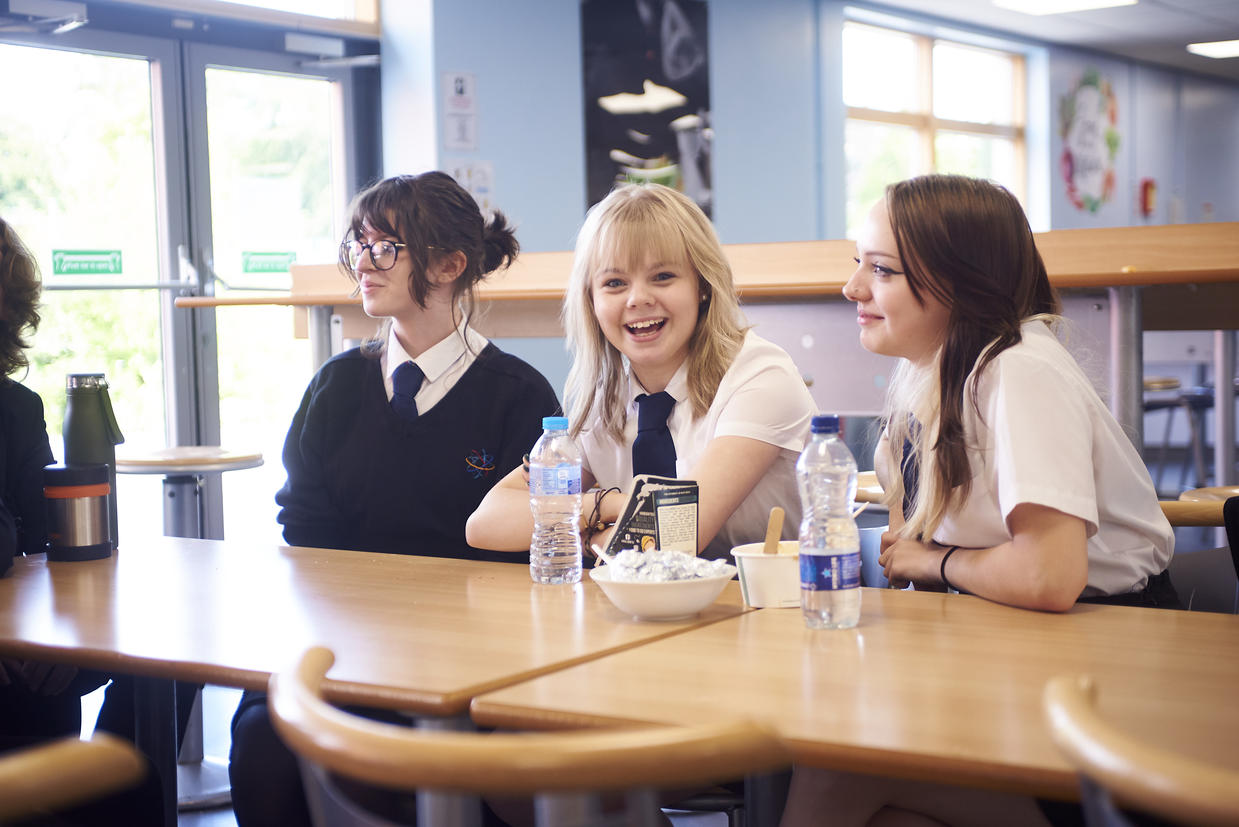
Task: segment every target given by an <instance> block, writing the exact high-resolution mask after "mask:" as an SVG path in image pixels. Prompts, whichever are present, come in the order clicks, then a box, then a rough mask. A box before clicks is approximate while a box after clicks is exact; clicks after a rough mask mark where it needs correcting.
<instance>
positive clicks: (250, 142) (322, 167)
mask: <svg viewBox="0 0 1239 827" xmlns="http://www.w3.org/2000/svg"><path fill="white" fill-rule="evenodd" d="M186 65H187V72H186V74H187V77H188V78H189V90H188V93H189V103H190V106H189V110H190V111H191V113H196V114H195V117H194V118H192V119H191V129H192V130H193V134H194V136H195V137H196V138H197V140H199V141H201V142H202V144H203V145H204V146H205V147H206V151H205V153H196V154H195V159H196V161H197V163H196V164H195V167H194V178H193V191H194V193H195V205H196V207H197V208H196V209H195V211H194V213H195V216H196V219H195V224H194V229H195V232H194V235H195V237H196V238H197V239H199V249H198V250H197V251H195V252H196V254H197V255H198V256H199V257H200V261H201V265H200V267H201V272H203V273H204V274H209V278H210V281H211V284H210V286H208V287H207V290H208V291H213V292H214V294H215V295H217V296H230V295H233V296H235V295H248V296H253V295H261V294H264V293H267V294H271V293H282V292H287V291H288V290H289V288H290V276H289V266H290V265H291V264H292V263H294V262H300V263H306V264H322V263H330V262H332V261H333V260H334V258H335V254H336V248H337V245H338V244H339V240H340V237H341V234H342V231H343V224H344V210H345V208H346V205H347V203H348V199H349V196H350V195H351V194H352V192H353V191H354V190H355V189H356V178H357V176H356V175H355V174H354V173H353V172H352V171H351V169H350V167H349V164H348V163H347V161H346V159H347V158H349V157H351V153H350V152H349V151H348V145H349V143H350V140H351V135H352V128H351V124H349V123H346V122H345V119H344V117H343V111H344V110H343V106H342V100H343V99H344V98H345V96H346V95H348V94H350V90H349V89H348V86H349V84H350V80H349V77H348V76H347V74H345V73H344V72H342V71H340V70H334V71H333V70H323V69H317V68H316V67H315V66H314V65H313V63H312V62H307V61H303V60H300V59H298V58H295V57H292V56H283V55H270V54H266V53H255V52H251V51H246V50H240V49H230V48H226V47H219V46H201V45H190V46H189V47H188V51H187V61H186ZM204 196H205V198H204ZM341 282H342V287H343V277H341ZM293 312H294V311H292V310H291V309H290V308H288V307H276V306H266V307H261V306H245V307H220V308H217V309H216V311H215V313H214V326H215V336H214V338H215V342H216V353H217V357H218V358H217V361H216V362H215V365H217V369H216V373H217V377H218V387H219V409H218V414H217V415H218V422H219V426H218V427H219V439H218V441H219V443H220V444H221V445H224V446H226V447H228V448H231V449H234V450H244V451H251V450H261V451H262V453H263V456H264V458H265V464H264V465H263V466H262V467H261V468H259V469H254V470H251V471H245V472H241V473H235V474H230V475H227V479H225V480H224V494H223V496H224V499H223V516H224V520H225V526H224V529H225V532H226V534H227V535H228V536H239V535H241V536H245V537H247V538H254V539H261V540H270V541H272V542H282V540H281V537H280V532H279V526H278V525H277V524H276V522H275V514H276V507H275V502H274V495H275V492H276V491H277V490H278V489H279V487H280V486H281V485H282V484H283V482H284V471H283V464H282V462H281V461H280V452H281V448H282V446H283V441H284V436H285V434H286V432H287V430H288V425H289V423H290V422H291V421H292V417H293V414H294V413H295V412H296V410H297V405H298V404H299V402H300V400H301V395H302V392H303V391H304V390H305V387H306V384H307V383H308V382H309V380H310V377H311V376H312V375H313V371H312V367H313V365H312V360H311V356H310V348H309V342H308V340H306V339H295V338H294V337H293Z"/></svg>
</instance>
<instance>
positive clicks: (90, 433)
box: [64, 373, 125, 548]
mask: <svg viewBox="0 0 1239 827" xmlns="http://www.w3.org/2000/svg"><path fill="white" fill-rule="evenodd" d="M65 397H66V398H65V420H64V439H65V465H94V464H97V463H102V464H105V465H107V466H108V485H109V486H110V488H111V496H110V497H109V498H108V528H109V532H108V535H109V537H110V538H111V542H112V548H116V546H117V537H118V536H119V534H118V533H117V519H116V446H117V445H119V444H120V443H122V442H124V441H125V437H124V436H123V435H122V434H121V432H120V426H119V425H118V424H117V423H116V415H115V414H114V413H112V400H111V398H109V397H108V383H107V380H106V379H104V378H103V374H102V373H70V374H68V375H67V376H66V377H65Z"/></svg>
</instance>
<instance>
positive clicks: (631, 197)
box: [563, 184, 747, 442]
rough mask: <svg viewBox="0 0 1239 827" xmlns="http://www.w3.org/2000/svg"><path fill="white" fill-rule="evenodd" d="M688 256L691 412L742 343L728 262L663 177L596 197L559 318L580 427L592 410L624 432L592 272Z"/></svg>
mask: <svg viewBox="0 0 1239 827" xmlns="http://www.w3.org/2000/svg"><path fill="white" fill-rule="evenodd" d="M651 257H652V258H654V259H657V260H660V261H666V262H686V263H687V264H688V265H689V266H691V267H692V269H693V272H695V273H696V274H697V278H698V283H699V287H700V289H701V292H702V294H703V296H704V298H703V300H702V302H701V305H700V309H699V312H698V316H697V327H696V329H694V331H693V335H692V337H691V338H690V339H689V343H688V351H689V353H688V391H689V399H690V401H691V403H692V410H693V417H694V418H696V417H700V416H702V415H703V414H705V412H706V411H707V410H709V408H710V405H711V403H713V401H714V395H715V393H717V392H718V386H719V383H720V382H722V381H723V375H724V374H725V373H727V369H728V368H730V367H731V363H732V362H733V361H734V360H735V358H736V354H738V353H739V352H740V347H741V345H742V344H743V343H744V333H745V330H746V329H747V327H746V326H745V325H744V324H743V323H742V319H741V315H740V299H739V296H737V294H736V287H735V282H734V280H733V279H732V275H731V266H730V265H729V264H728V263H727V258H726V256H725V255H724V254H723V248H722V246H721V245H720V244H719V241H718V236H717V235H716V234H715V232H714V227H713V226H712V225H711V224H710V219H709V218H707V217H706V215H705V213H703V212H702V211H701V208H700V207H698V206H697V205H696V204H695V203H693V201H692V200H691V199H689V198H688V197H687V196H685V195H683V194H682V193H680V192H677V191H676V190H673V189H671V188H669V187H665V186H662V185H660V184H628V185H624V186H620V187H617V188H616V189H614V190H612V191H611V193H610V194H609V195H608V196H607V197H606V198H604V199H603V200H602V201H599V202H598V203H597V204H595V205H594V206H593V207H592V208H591V209H590V211H589V213H588V214H586V216H585V222H584V223H583V224H582V225H581V230H580V232H579V233H578V234H577V242H576V251H575V254H574V258H573V262H572V274H571V276H570V277H569V280H568V290H567V293H565V295H564V307H563V322H564V329H565V331H566V332H567V341H568V349H569V352H570V353H572V354H573V357H574V358H573V362H572V368H571V370H570V371H569V372H568V381H567V384H566V386H565V388H564V400H565V404H566V406H567V409H568V415H569V418H570V421H571V422H572V434H573V435H574V436H575V435H577V434H579V433H580V432H581V430H582V428H583V427H584V424H585V422H586V421H588V420H589V419H590V418H591V416H596V417H597V419H598V420H599V421H600V422H601V427H602V429H603V430H604V431H605V432H606V433H607V434H609V435H610V436H611V437H612V438H614V439H615V440H616V441H617V442H619V441H621V440H622V439H623V434H624V424H625V422H626V420H627V404H626V400H624V399H621V397H620V394H621V389H622V387H623V379H624V364H623V357H622V356H621V354H620V352H619V351H618V350H617V349H616V348H615V347H614V346H613V345H612V344H611V343H610V342H608V341H607V339H606V336H604V335H603V332H602V328H601V327H600V326H599V324H598V319H597V318H596V317H595V315H594V302H593V292H592V289H591V281H592V279H591V277H592V276H593V275H594V274H596V273H597V272H598V271H599V270H601V269H603V268H606V267H612V266H615V267H619V268H621V269H625V270H634V269H637V268H638V267H640V266H642V265H643V264H644V263H645V261H647V260H648V259H649V258H651Z"/></svg>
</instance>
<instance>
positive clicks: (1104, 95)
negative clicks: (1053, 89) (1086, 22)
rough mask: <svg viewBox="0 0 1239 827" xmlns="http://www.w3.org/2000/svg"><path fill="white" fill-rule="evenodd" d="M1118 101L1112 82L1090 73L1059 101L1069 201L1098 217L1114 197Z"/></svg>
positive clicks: (1098, 74) (1097, 73) (1063, 173)
mask: <svg viewBox="0 0 1239 827" xmlns="http://www.w3.org/2000/svg"><path fill="white" fill-rule="evenodd" d="M1118 116H1119V111H1118V99H1117V98H1115V95H1114V89H1113V87H1112V86H1111V85H1110V81H1108V80H1106V79H1105V78H1103V77H1102V76H1101V74H1100V73H1099V72H1098V71H1097V70H1096V69H1089V70H1088V71H1086V72H1085V73H1084V75H1083V76H1082V77H1081V78H1080V80H1079V82H1078V83H1077V84H1076V86H1075V88H1074V89H1072V90H1071V92H1069V93H1067V94H1066V95H1063V96H1062V97H1061V98H1059V101H1058V118H1059V135H1060V136H1061V137H1062V139H1063V154H1062V157H1061V158H1060V159H1059V165H1060V168H1061V171H1062V175H1063V179H1064V180H1065V181H1066V182H1067V198H1068V199H1069V200H1070V201H1071V203H1072V204H1074V205H1075V206H1076V209H1080V210H1087V211H1088V212H1091V213H1095V212H1097V210H1099V209H1100V208H1101V205H1102V204H1104V203H1106V202H1107V201H1109V200H1110V198H1111V197H1113V195H1114V159H1115V156H1117V155H1118V152H1119V131H1118Z"/></svg>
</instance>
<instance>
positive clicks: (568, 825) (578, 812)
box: [419, 793, 602, 827]
mask: <svg viewBox="0 0 1239 827" xmlns="http://www.w3.org/2000/svg"><path fill="white" fill-rule="evenodd" d="M533 812H534V823H535V824H536V825H537V827H583V825H587V824H597V823H599V822H601V821H602V807H601V805H600V804H599V801H598V799H597V798H596V797H595V796H592V795H583V794H574V793H556V794H552V793H541V794H539V795H536V796H534V800H533ZM419 823H420V819H419Z"/></svg>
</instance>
